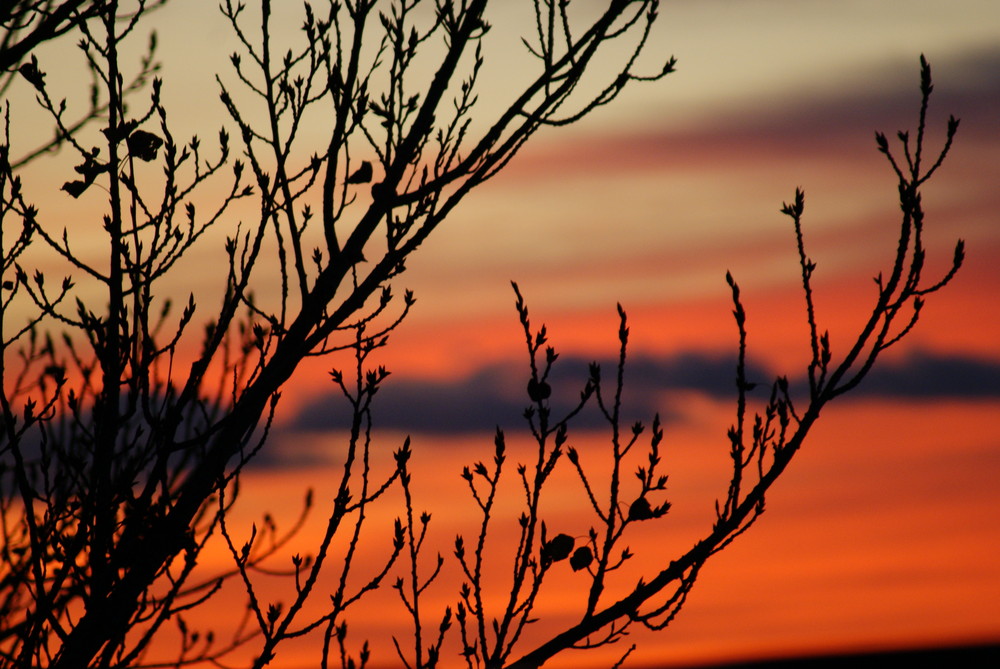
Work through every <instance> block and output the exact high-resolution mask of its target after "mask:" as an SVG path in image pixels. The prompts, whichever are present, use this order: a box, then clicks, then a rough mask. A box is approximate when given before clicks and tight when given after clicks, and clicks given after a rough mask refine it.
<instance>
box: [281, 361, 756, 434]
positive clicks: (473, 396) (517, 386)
mask: <svg viewBox="0 0 1000 669" xmlns="http://www.w3.org/2000/svg"><path fill="white" fill-rule="evenodd" d="M591 362H593V361H592V360H590V359H585V358H582V357H578V356H560V358H559V360H558V361H557V362H556V363H555V365H554V366H553V369H552V373H551V374H550V376H549V378H548V381H549V383H550V385H551V386H552V389H553V395H552V407H553V416H554V417H556V418H559V417H561V416H563V415H565V414H566V413H567V412H568V411H570V410H571V409H572V408H573V407H574V406H575V405H576V404H577V403H578V401H579V397H580V392H581V391H582V390H583V388H584V386H585V385H586V382H587V379H588V377H589V367H590V364H591ZM596 362H597V363H598V364H599V365H600V369H601V378H602V380H603V384H602V392H603V394H604V398H605V401H606V402H610V401H611V400H612V397H613V395H614V385H615V378H616V375H617V360H614V359H605V360H598V361H596ZM747 374H748V377H749V378H750V379H751V380H757V381H765V380H767V379H768V378H770V376H772V374H770V373H769V372H768V371H767V370H766V369H763V368H757V367H750V368H749V369H748V371H747ZM527 380H528V370H527V367H526V366H524V367H521V366H519V365H517V364H515V363H511V364H509V365H505V364H491V365H488V366H485V367H482V368H481V369H479V370H478V371H476V372H475V373H473V374H471V375H469V376H466V377H463V378H460V379H455V380H444V381H442V380H430V379H393V378H390V379H389V380H388V381H387V382H386V383H385V385H384V386H383V387H382V388H381V389H380V390H379V392H378V394H377V395H376V397H375V405H374V410H373V413H374V416H375V423H376V426H377V427H380V428H390V429H397V430H402V431H406V432H424V433H450V434H455V433H458V434H461V433H481V432H489V431H493V430H494V429H496V427H497V426H500V427H502V428H514V427H521V426H522V425H523V424H524V423H523V420H524V419H523V415H524V411H525V409H526V408H527V407H528V406H529V404H530V401H529V399H528V396H527V391H526V388H527ZM734 389H735V358H734V357H732V356H729V355H717V354H709V353H701V352H685V353H681V354H678V355H674V356H669V357H656V356H651V355H636V356H632V357H630V358H629V359H628V362H627V365H626V368H625V392H624V393H623V405H624V410H625V415H626V416H628V418H627V421H628V422H632V421H634V420H642V421H647V422H648V421H649V420H651V419H652V417H653V415H654V414H655V413H656V412H657V411H660V410H661V408H662V407H661V402H660V401H659V400H660V399H661V398H662V394H663V393H664V392H666V391H670V390H691V391H697V392H700V393H703V394H705V395H708V396H711V397H716V398H719V399H725V398H729V397H733V396H734V394H735V390H734ZM662 417H663V418H664V419H665V420H666V419H669V418H671V417H672V416H670V415H665V416H662ZM349 421H350V412H349V407H348V405H347V402H346V401H345V400H344V398H343V397H342V396H337V395H335V394H333V393H328V394H325V395H322V396H320V397H317V398H316V399H315V400H313V401H312V402H310V403H308V404H306V406H305V407H304V408H303V410H302V411H301V412H300V413H299V415H298V416H297V417H296V419H295V420H294V423H293V427H294V428H295V429H301V430H333V429H344V427H345V426H346V425H348V423H349ZM574 424H575V425H576V426H577V427H581V428H592V427H598V426H600V425H602V424H604V420H603V418H602V417H601V414H600V412H599V411H598V410H597V409H596V408H594V407H589V408H588V409H585V410H584V411H583V412H581V414H580V415H579V416H578V418H577V419H576V420H575V421H574Z"/></svg>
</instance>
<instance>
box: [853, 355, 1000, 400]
mask: <svg viewBox="0 0 1000 669" xmlns="http://www.w3.org/2000/svg"><path fill="white" fill-rule="evenodd" d="M854 394H855V395H856V396H862V395H864V396H869V397H871V396H875V397H886V398H899V399H921V398H928V399H930V398H939V399H975V398H995V397H1000V361H998V360H988V359H982V358H975V357H972V356H964V355H961V354H938V353H932V352H929V351H919V350H918V351H914V352H912V353H910V354H909V355H907V356H905V357H904V358H902V359H901V360H891V361H883V362H881V363H877V364H876V365H875V367H874V369H872V372H871V374H869V375H868V377H867V378H865V380H864V381H862V383H861V385H860V386H859V387H858V388H857V389H856V390H855V391H854Z"/></svg>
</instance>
